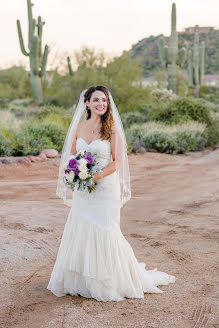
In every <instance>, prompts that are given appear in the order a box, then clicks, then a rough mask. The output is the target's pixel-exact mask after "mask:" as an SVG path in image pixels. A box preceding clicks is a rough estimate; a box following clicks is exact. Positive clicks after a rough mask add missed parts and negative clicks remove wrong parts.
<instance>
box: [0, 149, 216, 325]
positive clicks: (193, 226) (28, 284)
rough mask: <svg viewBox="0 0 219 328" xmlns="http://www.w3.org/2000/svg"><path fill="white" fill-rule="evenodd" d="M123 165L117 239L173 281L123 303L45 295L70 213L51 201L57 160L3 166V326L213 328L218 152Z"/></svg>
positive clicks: (150, 157)
mask: <svg viewBox="0 0 219 328" xmlns="http://www.w3.org/2000/svg"><path fill="white" fill-rule="evenodd" d="M129 164H130V172H131V186H132V199H131V200H130V201H129V202H128V203H127V204H126V205H125V207H124V208H122V210H121V230H122V232H123V234H124V236H125V238H126V239H127V240H128V242H129V243H130V245H131V246H132V247H133V250H134V252H135V255H136V257H137V259H138V260H139V261H141V262H145V263H146V269H153V268H157V269H158V270H159V271H164V272H167V273H169V274H172V275H175V276H176V277H177V279H176V282H175V283H174V284H169V285H167V286H160V289H162V290H163V291H164V293H163V294H147V293H145V294H144V296H145V297H144V299H127V298H126V299H125V301H122V302H99V301H96V300H94V299H87V298H83V297H81V296H71V295H67V296H65V297H56V296H55V295H53V294H52V293H51V292H50V291H49V290H47V289H46V287H47V284H48V281H49V278H50V274H51V271H52V268H53V265H54V262H55V259H56V254H57V251H58V247H59V244H60V240H61V236H62V232H63V229H64V225H65V222H66V220H67V216H68V213H69V211H70V208H69V207H67V206H65V205H64V204H63V202H62V201H61V200H60V199H59V198H58V197H57V196H56V183H57V175H58V168H59V158H55V159H49V160H48V161H42V162H36V163H31V164H28V163H27V164H16V163H11V164H3V163H1V164H0V199H1V207H0V223H1V245H0V247H1V253H0V254H1V264H0V273H1V282H0V284H1V287H0V288H1V327H4V328H9V327H10V328H12V327H13V328H26V327H27V328H29V327H32V328H41V327H42V328H44V327H46V328H59V327H60V328H73V327H77V328H91V327H92V328H94V327H95V328H96V327H98V328H105V327H109V328H113V327H116V328H120V327H122V328H123V327H124V328H127V327H138V328H140V327H142V328H143V327H144V328H167V327H168V328H190V327H191V328H203V327H207V328H216V327H219V320H218V317H217V312H218V305H217V303H216V297H217V296H218V262H217V260H218V246H217V245H218V244H217V241H218V216H219V215H218V213H219V202H218V200H219V170H218V167H219V149H218V148H216V147H215V149H212V148H207V149H205V150H204V151H202V152H193V153H187V154H184V155H167V154H160V153H150V152H146V153H144V154H131V155H129Z"/></svg>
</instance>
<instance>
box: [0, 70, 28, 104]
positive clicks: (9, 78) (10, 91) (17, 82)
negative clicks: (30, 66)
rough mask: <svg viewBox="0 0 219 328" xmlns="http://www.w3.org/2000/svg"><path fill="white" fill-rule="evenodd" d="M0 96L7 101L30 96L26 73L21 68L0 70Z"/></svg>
mask: <svg viewBox="0 0 219 328" xmlns="http://www.w3.org/2000/svg"><path fill="white" fill-rule="evenodd" d="M0 94H1V95H3V98H2V102H3V103H4V98H7V99H8V100H13V99H15V98H27V97H31V96H32V90H31V84H30V78H29V76H28V72H27V71H25V69H24V68H22V67H11V68H9V69H5V70H0Z"/></svg>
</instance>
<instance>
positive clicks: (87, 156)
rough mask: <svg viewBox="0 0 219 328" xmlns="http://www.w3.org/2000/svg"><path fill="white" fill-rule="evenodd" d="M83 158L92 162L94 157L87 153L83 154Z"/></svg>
mask: <svg viewBox="0 0 219 328" xmlns="http://www.w3.org/2000/svg"><path fill="white" fill-rule="evenodd" d="M84 158H85V159H86V160H87V161H88V162H89V163H90V164H93V161H94V158H93V157H92V156H91V155H90V154H89V153H87V154H85V156H84Z"/></svg>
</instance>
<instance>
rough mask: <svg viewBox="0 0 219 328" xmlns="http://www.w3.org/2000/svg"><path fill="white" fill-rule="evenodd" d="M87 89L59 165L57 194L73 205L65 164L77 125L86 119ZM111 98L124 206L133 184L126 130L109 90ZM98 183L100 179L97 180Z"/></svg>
mask: <svg viewBox="0 0 219 328" xmlns="http://www.w3.org/2000/svg"><path fill="white" fill-rule="evenodd" d="M86 91H87V89H85V90H83V91H82V92H81V95H80V98H79V102H78V104H77V107H76V110H75V112H74V115H73V118H72V121H71V124H70V127H69V129H68V132H67V135H66V138H65V142H64V146H63V149H62V155H61V160H60V166H59V176H58V182H57V189H56V195H57V196H58V197H60V198H62V199H63V201H64V204H65V205H67V206H69V207H71V204H72V197H73V196H74V192H72V191H71V189H70V188H69V187H68V186H67V185H66V184H65V183H64V181H63V177H64V168H63V167H64V164H65V163H66V161H67V160H68V158H69V157H70V156H71V155H72V154H71V149H72V144H73V140H74V137H75V134H76V130H77V126H78V124H79V122H81V121H84V120H86V103H85V102H84V95H85V93H86ZM109 100H110V104H111V108H112V114H113V121H114V128H113V131H114V132H115V138H114V140H115V166H116V172H117V177H118V179H119V182H120V207H122V206H123V205H124V204H125V203H126V202H127V201H128V200H129V199H130V198H131V186H130V173H129V164H128V156H127V143H126V137H125V132H124V129H123V125H122V121H121V119H120V116H119V112H118V109H117V107H116V105H115V103H114V101H113V97H112V95H111V93H110V92H109ZM97 183H98V181H97Z"/></svg>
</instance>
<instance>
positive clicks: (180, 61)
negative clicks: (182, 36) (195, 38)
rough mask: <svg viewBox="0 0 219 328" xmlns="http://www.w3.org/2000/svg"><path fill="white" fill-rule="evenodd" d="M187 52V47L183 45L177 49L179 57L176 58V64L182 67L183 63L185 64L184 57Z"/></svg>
mask: <svg viewBox="0 0 219 328" xmlns="http://www.w3.org/2000/svg"><path fill="white" fill-rule="evenodd" d="M187 54H188V48H187V47H186V48H185V47H183V48H181V49H180V51H179V58H178V62H177V64H178V65H179V66H180V67H183V66H184V64H185V61H186V58H187Z"/></svg>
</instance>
